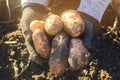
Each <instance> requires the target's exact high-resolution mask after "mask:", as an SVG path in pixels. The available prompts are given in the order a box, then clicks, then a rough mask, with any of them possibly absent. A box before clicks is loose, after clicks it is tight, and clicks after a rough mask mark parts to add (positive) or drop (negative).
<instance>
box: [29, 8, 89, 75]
mask: <svg viewBox="0 0 120 80" xmlns="http://www.w3.org/2000/svg"><path fill="white" fill-rule="evenodd" d="M30 29H31V31H32V32H33V33H32V39H33V43H34V47H35V50H36V52H37V53H38V54H39V55H40V56H41V57H43V58H44V59H48V60H49V67H50V70H51V71H52V72H53V74H55V75H58V76H59V75H61V74H63V73H64V72H65V71H66V69H67V68H70V69H72V70H78V69H80V68H81V67H83V66H84V65H86V64H87V63H88V58H89V52H88V50H87V49H86V48H85V47H84V45H83V42H82V40H81V39H79V38H78V36H80V35H81V34H82V33H83V32H84V30H85V24H84V21H83V20H82V18H81V17H80V15H79V13H77V12H76V11H74V10H68V11H65V12H63V13H62V15H61V16H58V15H55V14H51V15H49V16H48V17H47V19H46V21H45V22H44V21H38V20H35V21H32V22H31V24H30ZM47 35H49V36H52V37H53V39H52V43H50V41H49V38H48V37H47Z"/></svg>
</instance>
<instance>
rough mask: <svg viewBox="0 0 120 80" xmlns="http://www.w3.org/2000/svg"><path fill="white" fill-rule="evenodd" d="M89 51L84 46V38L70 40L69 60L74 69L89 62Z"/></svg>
mask: <svg viewBox="0 0 120 80" xmlns="http://www.w3.org/2000/svg"><path fill="white" fill-rule="evenodd" d="M89 55H90V54H89V52H88V50H87V49H86V48H85V47H84V45H83V43H82V40H80V39H77V38H72V39H71V41H70V53H69V57H68V62H69V65H70V67H71V68H72V69H73V70H78V69H80V68H82V67H83V66H84V65H86V64H87V63H88V59H89Z"/></svg>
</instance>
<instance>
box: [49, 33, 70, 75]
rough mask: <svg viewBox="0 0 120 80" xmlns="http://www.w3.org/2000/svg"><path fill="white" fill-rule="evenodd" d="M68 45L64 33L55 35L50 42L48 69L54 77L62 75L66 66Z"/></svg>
mask: <svg viewBox="0 0 120 80" xmlns="http://www.w3.org/2000/svg"><path fill="white" fill-rule="evenodd" d="M68 44H69V37H68V35H67V34H66V33H65V32H61V33H59V34H58V35H56V36H55V38H54V39H53V41H52V50H51V54H50V58H49V67H50V70H51V71H52V73H53V74H55V75H58V76H59V75H61V74H63V73H64V72H65V70H66V67H67V66H68V60H67V59H68V55H69V54H68V53H69V52H68Z"/></svg>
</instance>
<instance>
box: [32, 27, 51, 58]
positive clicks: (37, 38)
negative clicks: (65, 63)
mask: <svg viewBox="0 0 120 80" xmlns="http://www.w3.org/2000/svg"><path fill="white" fill-rule="evenodd" d="M32 39H33V43H34V47H35V50H36V52H37V53H38V54H39V55H40V56H41V57H43V58H44V59H47V58H48V57H49V54H50V43H49V41H48V39H47V37H46V35H45V34H44V32H43V31H42V30H40V29H36V30H35V31H34V32H33V34H32Z"/></svg>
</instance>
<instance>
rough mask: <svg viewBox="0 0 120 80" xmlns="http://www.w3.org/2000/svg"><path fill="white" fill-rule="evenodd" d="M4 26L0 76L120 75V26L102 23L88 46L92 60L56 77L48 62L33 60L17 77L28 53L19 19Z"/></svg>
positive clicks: (73, 78)
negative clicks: (91, 45) (37, 62)
mask: <svg viewBox="0 0 120 80" xmlns="http://www.w3.org/2000/svg"><path fill="white" fill-rule="evenodd" d="M107 20H108V19H107ZM104 23H105V22H104ZM3 26H4V29H3V30H2V31H0V80H119V79H120V67H119V66H120V27H117V28H116V29H115V30H112V25H111V26H102V27H101V30H100V34H98V35H96V36H95V40H94V48H93V49H91V50H89V52H90V53H91V58H90V61H89V63H88V65H86V66H85V67H84V68H82V69H80V70H77V71H71V70H69V69H68V70H67V71H66V72H65V73H64V74H63V75H61V76H58V77H57V76H55V75H53V74H52V73H51V72H50V70H49V66H48V63H45V64H44V65H43V66H39V65H37V64H36V63H34V62H31V63H30V66H29V67H28V69H27V70H25V72H24V73H22V74H21V75H20V76H19V77H16V75H17V74H18V73H20V71H21V70H22V69H23V68H24V67H25V66H26V65H27V61H28V56H29V53H28V51H27V48H26V46H25V42H24V38H23V35H22V33H21V28H20V25H19V21H18V22H15V23H11V24H5V25H3ZM111 30H112V31H111ZM108 32H110V33H108Z"/></svg>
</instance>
